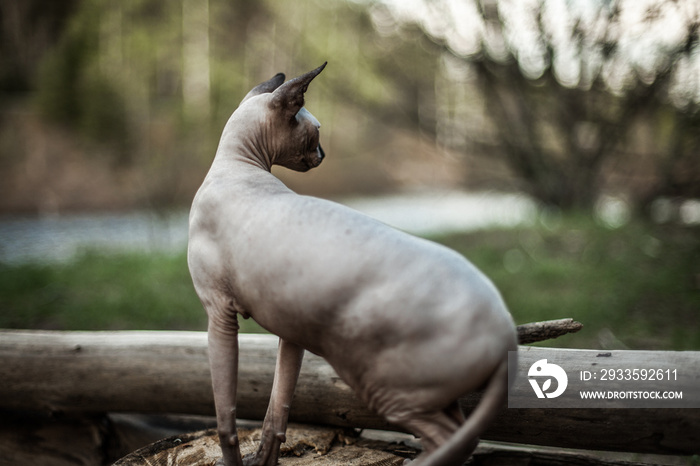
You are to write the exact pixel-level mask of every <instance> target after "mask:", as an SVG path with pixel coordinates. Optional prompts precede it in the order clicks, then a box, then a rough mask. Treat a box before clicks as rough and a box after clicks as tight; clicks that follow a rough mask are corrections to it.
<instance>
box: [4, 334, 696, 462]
mask: <svg viewBox="0 0 700 466" xmlns="http://www.w3.org/2000/svg"><path fill="white" fill-rule="evenodd" d="M206 341H207V340H206V334H205V333H203V332H45V331H0V380H1V381H2V383H0V409H6V410H14V411H18V410H26V411H49V412H76V411H79V412H85V413H91V412H144V413H149V412H150V413H153V412H161V413H183V414H206V415H211V414H213V413H214V402H213V397H212V393H211V384H210V379H209V378H210V374H209V366H208V362H207V349H206ZM276 350H277V339H276V338H275V337H274V336H271V335H241V336H240V364H239V371H240V374H239V380H240V384H239V385H240V386H239V392H238V400H239V405H238V415H239V417H240V418H248V419H262V418H263V416H264V414H265V411H266V408H267V402H268V398H269V393H270V390H271V386H272V377H273V373H274V366H275V357H276ZM521 351H530V352H534V353H533V354H536V355H537V357H541V358H547V357H553V356H554V355H556V354H557V352H561V351H566V352H567V358H569V359H570V360H571V364H572V366H571V367H575V366H576V364H584V362H585V361H588V360H589V358H590V357H595V356H596V355H598V353H599V352H598V351H587V350H558V349H552V348H533V347H522V348H521ZM623 353H633V354H629V355H628V356H630V357H636V358H639V360H640V362H643V361H645V360H648V358H649V357H650V355H649V354H648V353H652V352H644V351H640V352H634V351H626V352H625V351H616V352H615V355H617V354H623ZM684 354H686V353H684ZM687 354H690V355H691V356H693V357H697V358H698V360H700V353H692V352H688V353H687ZM582 367H583V366H582ZM585 367H589V366H588V365H586V366H585ZM694 370H695V371H696V372H698V373H697V374H695V375H694V376H695V379H696V380H700V364H698V365H695V368H694ZM478 400H479V397H478V395H472V396H468V397H465V398H463V399H462V400H461V402H462V405H463V407H464V408H465V409H467V410H469V409H472V408H473V407H474V406H475V405H476V404H477V403H478ZM290 419H291V420H292V421H293V422H303V423H308V424H322V425H331V426H339V427H357V428H374V429H395V427H393V426H391V425H388V424H387V423H386V422H385V421H384V420H382V419H381V418H379V417H377V416H376V415H375V414H373V413H372V412H370V411H369V410H368V409H366V408H365V407H364V405H363V404H362V403H361V402H360V401H359V400H357V398H355V396H354V394H353V393H352V391H351V390H350V388H348V386H347V385H346V384H345V383H343V382H342V381H341V380H340V379H339V378H338V376H337V375H336V374H335V372H334V371H333V370H332V369H331V368H330V366H329V365H328V364H327V363H326V362H325V361H323V359H321V358H319V357H317V356H314V355H312V354H307V356H306V357H305V359H304V366H303V368H302V371H301V375H300V379H299V384H298V388H297V390H296V393H295V398H294V402H293V407H292V411H291V414H290ZM483 438H485V439H491V440H500V441H506V442H517V443H528V444H535V445H549V446H557V447H564V448H581V449H594V450H595V449H598V450H612V451H633V452H642V453H662V454H693V453H699V452H700V410H697V409H504V410H503V411H502V412H501V413H500V415H499V416H498V418H497V420H496V422H495V423H494V425H493V426H492V428H491V429H489V431H488V432H487V433H485V434H484V435H483Z"/></svg>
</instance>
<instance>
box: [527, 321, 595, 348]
mask: <svg viewBox="0 0 700 466" xmlns="http://www.w3.org/2000/svg"><path fill="white" fill-rule="evenodd" d="M582 328H583V324H582V323H581V322H576V321H575V320H574V319H559V320H547V321H544V322H532V323H529V324H523V325H518V342H519V343H520V344H521V345H527V344H529V343H535V342H538V341H545V340H551V339H553V338H559V337H560V336H562V335H566V334H567V333H576V332H578V331H579V330H581V329H582Z"/></svg>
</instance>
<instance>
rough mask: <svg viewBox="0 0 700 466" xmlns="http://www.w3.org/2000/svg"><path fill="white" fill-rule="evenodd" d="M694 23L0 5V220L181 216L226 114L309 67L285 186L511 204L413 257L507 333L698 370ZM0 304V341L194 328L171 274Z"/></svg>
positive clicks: (466, 7)
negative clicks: (507, 223) (312, 146)
mask: <svg viewBox="0 0 700 466" xmlns="http://www.w3.org/2000/svg"><path fill="white" fill-rule="evenodd" d="M699 25H700V6H698V5H697V3H696V2H694V1H692V0H686V1H681V0H679V1H651V0H645V1H629V0H628V1H605V2H603V1H598V0H580V1H555V0H530V1H517V2H514V1H508V0H501V1H495V0H483V1H475V0H462V1H459V0H440V1H432V2H430V1H420V0H413V1H403V2H401V1H389V0H386V1H369V0H367V1H360V0H356V1H350V0H348V1H343V0H336V1H321V0H316V1H314V0H305V1H298V2H276V1H272V0H268V1H244V0H227V1H224V0H178V1H169V0H129V1H124V2H109V1H104V0H55V1H52V2H43V1H40V0H23V1H14V0H2V1H1V2H0V187H1V190H2V196H0V212H1V213H2V214H3V218H4V219H11V218H16V217H17V216H18V215H19V216H27V215H31V216H37V215H38V216H57V215H58V216H60V215H65V214H70V213H75V212H86V211H89V212H104V211H106V210H110V211H115V210H117V211H129V210H139V209H147V210H149V211H155V212H165V211H168V210H171V209H174V208H183V207H184V208H186V207H187V206H188V205H189V203H190V202H191V199H192V196H193V194H194V192H195V191H196V189H197V187H198V186H199V184H200V183H201V180H202V178H203V177H204V175H205V173H206V170H207V169H208V167H209V164H210V163H211V160H212V157H213V154H214V152H215V149H216V144H217V142H218V137H219V134H220V131H221V128H222V127H223V125H224V123H225V122H226V120H227V118H228V117H229V115H230V113H231V112H232V111H233V109H235V107H236V106H237V104H238V102H239V101H240V99H241V97H242V96H243V95H245V93H246V92H247V91H248V90H249V89H250V88H251V87H252V86H254V85H255V84H257V83H258V82H260V81H262V80H265V79H267V78H269V77H271V76H272V75H274V74H275V73H277V72H280V71H282V72H285V73H286V74H287V76H288V77H292V76H294V75H297V74H301V73H303V72H305V71H308V70H309V69H312V68H315V67H316V66H318V65H319V64H321V63H323V62H324V61H326V60H327V61H328V62H329V65H328V67H327V69H326V70H325V71H324V73H323V79H319V80H317V82H316V81H315V82H314V85H313V86H312V87H311V88H310V90H309V93H308V95H307V105H308V107H309V109H310V110H311V111H312V113H314V115H315V116H316V117H317V118H318V119H319V120H320V121H321V123H322V125H323V128H322V144H323V146H324V149H325V151H326V153H327V154H328V158H327V160H326V161H325V162H324V164H323V165H322V167H321V168H319V169H318V170H315V171H312V172H309V173H307V174H303V175H300V174H294V173H291V172H288V171H285V170H275V174H276V175H278V176H280V177H281V178H282V179H283V180H284V181H285V182H286V183H287V184H288V185H290V187H292V188H293V189H294V190H296V191H298V192H301V193H308V194H314V195H319V196H323V197H328V198H333V199H343V198H344V197H347V196H354V195H358V194H360V195H363V196H369V195H382V194H388V193H397V192H399V193H401V192H419V191H435V190H438V191H449V190H469V191H472V192H483V191H486V190H489V191H495V192H499V193H502V192H507V193H517V194H523V195H526V196H527V197H528V199H532V200H533V201H534V202H535V203H536V205H537V209H536V213H535V214H533V219H532V222H530V223H528V224H527V225H525V226H520V227H517V228H510V229H496V230H488V231H484V230H480V231H477V232H470V233H464V234H454V235H442V236H439V237H437V238H436V239H438V240H440V241H442V242H445V243H446V244H448V245H450V246H452V247H455V248H457V249H458V250H460V251H461V252H463V253H465V255H467V256H468V257H469V258H470V259H472V260H473V261H474V262H475V263H477V265H479V266H480V267H482V268H484V269H485V270H486V271H487V273H488V274H489V275H490V276H492V277H493V279H494V281H496V283H497V285H498V286H499V288H501V290H502V291H503V293H504V296H505V297H506V300H507V301H508V303H509V306H510V307H511V309H512V311H513V313H514V315H515V317H516V320H517V321H519V322H525V321H531V320H541V319H546V318H558V317H574V318H577V319H578V320H581V321H583V322H584V324H586V325H588V328H589V330H588V332H587V333H585V334H583V335H582V336H578V337H575V338H572V339H570V340H568V341H564V342H563V343H562V344H564V345H574V346H575V345H578V346H580V347H597V346H601V347H632V348H649V349H655V348H674V349H698V348H700V331H698V329H699V328H700V315H699V311H700V266H699V265H698V263H700V260H698V259H699V257H700V255H699V254H698V252H699V251H700V246H699V243H700V240H699V239H698V234H697V233H698V225H700V201H698V198H700V112H699V109H700V107H699V104H700V78H699V77H698V76H700V39H699V37H698V35H699V33H698V31H699ZM1 246H2V244H1V241H0V247H1ZM98 277H99V278H98ZM0 287H1V288H0V305H1V306H2V308H3V316H2V317H0V326H5V327H40V328H203V325H204V324H203V313H202V312H201V309H200V308H199V305H198V303H197V302H196V297H194V295H193V293H192V290H191V285H190V284H189V283H188V278H187V274H186V267H185V265H184V254H182V253H180V254H179V255H176V256H175V257H173V256H172V255H168V254H150V255H145V256H144V255H142V254H120V255H106V254H104V253H103V252H99V251H90V252H87V253H85V254H83V255H81V256H79V257H76V258H75V259H74V260H72V261H70V262H67V263H61V264H51V263H39V264H37V263H31V264H19V265H18V264H3V265H1V266H0ZM175 290H176V291H175ZM252 330H254V329H252Z"/></svg>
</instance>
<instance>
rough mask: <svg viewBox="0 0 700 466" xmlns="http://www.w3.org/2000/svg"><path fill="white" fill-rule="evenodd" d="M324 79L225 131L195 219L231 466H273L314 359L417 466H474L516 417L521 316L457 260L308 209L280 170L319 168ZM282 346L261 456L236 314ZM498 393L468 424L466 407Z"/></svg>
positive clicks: (284, 93) (327, 208) (268, 89)
mask: <svg viewBox="0 0 700 466" xmlns="http://www.w3.org/2000/svg"><path fill="white" fill-rule="evenodd" d="M324 67H325V63H324V64H323V65H322V66H320V67H319V68H317V69H315V70H313V71H310V72H308V73H306V74H304V75H302V76H299V77H297V78H295V79H292V80H290V81H287V82H284V80H285V78H284V75H283V74H281V73H280V74H277V75H276V76H274V77H273V78H271V79H270V80H269V81H266V82H264V83H262V84H260V85H258V86H256V87H255V88H253V89H252V90H251V91H250V92H249V93H248V94H247V95H246V96H245V98H244V99H243V101H242V102H241V104H240V105H239V107H238V109H236V111H235V112H234V113H233V115H232V116H231V118H230V119H229V120H228V123H227V124H226V126H225V128H224V130H223V134H222V136H221V141H220V144H219V148H218V150H217V153H216V157H215V158H214V161H213V163H212V166H211V169H210V171H209V173H208V174H207V176H206V178H205V180H204V182H203V184H202V186H201V188H200V189H199V191H198V192H197V195H196V196H195V198H194V202H193V205H192V210H191V214H190V233H189V246H188V263H189V268H190V273H191V275H192V280H193V282H194V286H195V289H196V291H197V294H198V295H199V298H200V300H201V302H202V304H203V306H204V308H205V309H206V311H207V314H208V318H209V325H208V339H209V340H208V341H209V360H210V364H211V372H212V382H213V389H214V399H215V403H216V415H217V422H218V433H219V439H220V443H221V450H222V452H223V459H222V460H221V461H220V462H219V464H223V465H225V466H241V465H245V466H252V465H257V466H274V465H276V464H277V461H278V457H279V450H280V444H281V443H283V442H284V440H285V431H286V428H287V418H288V414H289V409H290V403H291V400H292V396H293V392H294V387H295V384H296V381H297V377H298V375H299V370H300V367H301V363H302V357H303V355H304V350H308V351H311V352H312V353H315V354H317V355H319V356H321V357H323V358H324V359H326V360H327V361H328V363H329V364H330V365H331V366H332V367H333V368H334V369H335V371H336V372H337V373H338V375H339V376H340V377H341V378H342V380H344V381H345V382H346V383H347V384H348V385H349V386H350V387H352V389H353V390H354V391H355V393H356V394H357V396H358V397H359V398H360V399H361V400H363V401H364V402H365V403H366V404H367V405H368V406H369V408H371V409H373V410H374V411H376V412H377V413H378V414H380V415H382V416H384V417H385V418H386V419H387V420H388V421H389V422H391V423H393V424H395V425H397V426H400V427H402V428H404V429H406V430H407V431H409V432H411V433H413V434H415V435H416V436H418V437H420V438H421V442H422V445H423V450H424V451H423V453H422V454H421V455H419V456H418V458H416V459H415V460H414V461H413V463H412V464H413V465H415V466H419V465H420V466H423V465H435V466H447V465H460V464H462V462H463V461H464V460H465V459H467V458H468V457H469V456H470V454H471V453H472V452H473V450H474V448H475V447H476V444H477V443H478V436H479V435H480V434H481V433H482V432H483V431H484V429H485V428H486V427H487V426H488V425H489V424H490V423H491V421H492V419H493V417H494V416H495V414H496V412H497V411H498V410H499V409H500V408H502V406H503V404H504V402H505V398H506V393H507V386H508V377H507V354H508V351H511V350H516V349H517V343H516V331H515V326H514V324H513V321H512V318H511V316H510V314H509V313H508V311H507V309H506V306H505V304H504V302H503V300H502V299H501V296H500V294H499V293H498V291H497V290H496V288H495V287H494V285H493V284H492V283H491V282H490V281H489V280H488V279H487V278H486V277H485V276H484V275H483V274H482V273H481V272H480V271H479V270H477V269H476V267H474V266H473V265H472V264H471V263H470V262H468V261H467V260H466V259H464V258H463V257H462V256H460V255H459V254H457V253H455V252H454V251H452V250H450V249H447V248H445V247H443V246H440V245H438V244H435V243H432V242H429V241H426V240H424V239H419V238H416V237H413V236H411V235H408V234H406V233H403V232H401V231H397V230H395V229H392V228H390V227H388V226H386V225H384V224H382V223H380V222H378V221H376V220H373V219H372V218H370V217H367V216H365V215H363V214H361V213H358V212H356V211H354V210H352V209H350V208H347V207H344V206H342V205H339V204H336V203H333V202H329V201H326V200H322V199H317V198H314V197H308V196H300V195H297V194H295V193H294V192H292V191H291V190H290V189H288V188H287V187H286V186H285V185H284V184H283V183H282V182H281V181H279V180H278V179H277V178H276V177H275V176H273V175H272V173H271V167H272V165H274V164H277V165H281V166H283V167H287V168H290V169H292V170H296V171H302V172H303V171H307V170H309V169H311V168H314V167H317V166H318V165H319V164H320V163H321V161H322V160H323V158H324V156H325V154H324V152H323V150H322V149H321V146H320V144H319V128H320V124H319V122H318V121H317V120H316V118H314V117H313V115H311V113H309V112H308V111H307V110H306V108H305V107H304V93H305V92H306V89H307V87H308V85H309V83H310V82H311V80H312V79H314V78H315V77H316V76H317V75H318V74H319V73H320V72H321V70H323V68H324ZM238 315H240V316H241V317H243V318H248V317H250V318H252V319H253V320H255V321H256V322H257V323H258V324H260V325H261V326H262V327H264V328H265V329H267V330H268V331H270V332H271V333H273V334H275V335H277V336H278V337H279V338H280V340H279V352H278V358H277V363H276V369H275V377H274V383H273V388H272V394H271V397H270V403H269V407H268V410H267V414H266V416H265V420H264V422H263V434H262V440H261V443H260V446H259V448H258V450H257V452H256V453H255V454H254V455H251V456H250V457H246V458H244V459H243V458H241V454H240V448H239V444H238V437H237V433H236V385H237V371H238V342H237V338H238V329H239V327H238V321H237V316H238ZM482 388H483V389H484V392H483V397H482V400H481V401H480V403H479V405H478V406H477V407H476V408H475V410H474V411H473V412H472V413H471V415H470V416H469V418H468V420H466V421H465V419H464V417H463V415H462V413H461V411H460V408H459V406H458V404H457V400H458V398H459V397H460V396H461V395H464V394H466V393H469V392H474V391H476V390H479V389H482Z"/></svg>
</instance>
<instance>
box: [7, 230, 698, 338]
mask: <svg viewBox="0 0 700 466" xmlns="http://www.w3.org/2000/svg"><path fill="white" fill-rule="evenodd" d="M438 240H439V241H440V242H442V243H444V244H446V245H448V246H450V247H452V248H454V249H456V250H458V251H460V252H461V253H463V254H464V255H466V256H467V257H468V258H469V259H470V260H472V261H473V262H474V263H475V264H476V265H477V266H478V267H480V268H481V269H482V270H483V271H484V272H485V273H486V274H487V275H488V276H490V277H491V278H492V279H493V281H494V282H495V283H496V285H497V286H498V288H499V289H500V290H501V292H502V294H503V296H504V298H505V300H506V302H507V303H508V306H509V308H510V310H511V312H512V313H513V316H514V318H515V320H516V323H525V322H533V321H539V320H548V319H557V318H563V317H573V318H574V319H576V320H579V321H581V322H583V323H584V325H585V327H584V329H583V330H582V331H581V332H580V333H578V334H575V335H568V336H565V337H562V338H560V339H558V340H553V341H550V342H548V343H546V345H548V346H563V347H578V348H622V347H628V348H630V349H653V350H659V349H673V350H700V235H698V230H697V229H690V228H683V229H681V228H663V227H652V226H648V225H644V224H641V223H631V224H629V225H627V226H625V227H623V228H620V229H615V230H610V229H607V228H605V227H603V226H599V225H597V224H595V223H593V222H591V221H588V220H585V219H583V218H576V217H572V218H566V219H564V220H562V221H561V222H560V223H559V224H558V226H557V227H556V228H549V229H548V228H545V227H544V226H534V227H528V228H521V229H512V230H490V231H481V232H475V233H470V234H460V235H451V236H445V237H441V238H438ZM240 322H241V326H242V329H243V331H246V332H254V331H260V328H259V327H258V326H257V325H256V324H255V323H254V322H252V321H251V320H242V319H241V320H240ZM0 327H2V328H44V329H66V330H117V329H171V330H184V329H188V330H204V329H206V316H205V313H204V311H203V309H202V307H201V305H200V303H199V300H198V299H197V297H196V295H195V293H194V290H193V288H192V283H191V281H190V277H189V274H188V271H187V264H186V258H185V255H184V253H183V254H180V255H175V256H171V255H167V254H153V255H143V254H135V253H134V254H120V255H100V254H96V253H86V254H84V255H81V256H80V257H78V258H77V259H76V260H75V261H73V262H71V263H68V264H61V265H18V266H8V265H0Z"/></svg>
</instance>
